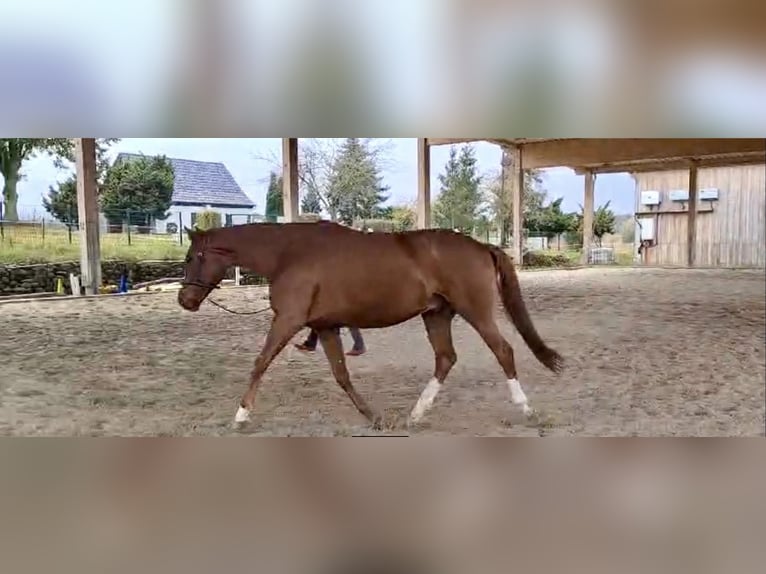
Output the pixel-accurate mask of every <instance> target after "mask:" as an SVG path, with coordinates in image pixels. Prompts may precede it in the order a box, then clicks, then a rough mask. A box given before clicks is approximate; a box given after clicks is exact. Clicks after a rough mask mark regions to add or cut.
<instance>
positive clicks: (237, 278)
mask: <svg viewBox="0 0 766 574" xmlns="http://www.w3.org/2000/svg"><path fill="white" fill-rule="evenodd" d="M241 284H242V270H241V269H240V267H239V266H237V267H235V268H234V285H236V286H237V287H239V286H240V285H241Z"/></svg>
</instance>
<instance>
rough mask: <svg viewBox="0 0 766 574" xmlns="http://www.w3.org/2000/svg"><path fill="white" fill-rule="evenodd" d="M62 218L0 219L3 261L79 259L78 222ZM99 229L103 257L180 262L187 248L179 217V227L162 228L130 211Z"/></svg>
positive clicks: (105, 218)
mask: <svg viewBox="0 0 766 574" xmlns="http://www.w3.org/2000/svg"><path fill="white" fill-rule="evenodd" d="M20 211H21V210H20ZM63 219H64V221H61V220H56V219H54V218H52V217H50V216H48V217H46V216H42V215H39V214H32V215H30V214H29V213H28V212H27V213H24V212H23V211H22V217H21V220H20V221H8V220H2V219H0V263H27V262H43V261H61V260H77V259H79V253H80V233H79V231H80V228H79V224H78V222H77V220H76V218H71V219H69V220H67V219H68V218H63ZM171 224H172V225H171ZM99 226H100V236H101V250H102V256H103V257H105V258H128V259H147V260H148V259H182V258H183V256H184V253H185V250H186V248H187V247H188V245H186V244H188V239H187V238H186V236H185V232H184V230H183V225H182V224H181V220H180V217H179V221H178V223H176V222H175V221H172V220H164V221H163V222H162V223H161V224H158V222H156V221H154V220H153V219H151V218H150V217H148V216H146V215H145V214H140V213H139V214H136V213H130V212H127V211H126V212H124V213H120V214H116V213H109V214H102V215H101V217H100V222H99Z"/></svg>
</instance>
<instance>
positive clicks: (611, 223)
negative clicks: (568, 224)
mask: <svg viewBox="0 0 766 574" xmlns="http://www.w3.org/2000/svg"><path fill="white" fill-rule="evenodd" d="M610 203H611V200H609V201H607V202H606V203H605V204H604V205H602V206H600V207H599V208H598V209H596V211H595V212H594V213H593V229H592V234H593V237H595V238H596V244H597V245H598V246H599V247H601V239H602V238H603V237H604V235H606V234H608V233H614V229H615V215H614V212H613V211H612V210H611V209H609V204H610ZM584 211H585V210H584V209H583V206H582V205H580V213H578V214H576V215H575V216H574V222H573V229H574V230H576V234H577V239H578V240H579V241H580V244H582V243H583V221H584V217H583V213H584Z"/></svg>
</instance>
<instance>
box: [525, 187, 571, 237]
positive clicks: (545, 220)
mask: <svg viewBox="0 0 766 574" xmlns="http://www.w3.org/2000/svg"><path fill="white" fill-rule="evenodd" d="M563 200H564V198H563V197H560V198H558V199H557V200H555V201H552V202H551V203H550V204H549V205H547V206H545V207H541V208H536V209H535V211H531V212H530V214H529V220H528V223H527V227H528V229H529V230H530V231H536V232H538V233H540V234H542V236H543V237H545V238H546V239H548V240H550V239H552V238H554V237H557V238H560V237H561V234H562V233H565V232H567V231H569V230H571V229H572V225H573V224H574V222H575V214H573V213H564V212H563V211H562V210H561V202H562V201H563ZM559 247H560V245H559Z"/></svg>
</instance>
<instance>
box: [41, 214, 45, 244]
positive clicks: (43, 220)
mask: <svg viewBox="0 0 766 574" xmlns="http://www.w3.org/2000/svg"><path fill="white" fill-rule="evenodd" d="M42 222H43V245H45V218H44V217H43V219H42Z"/></svg>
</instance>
